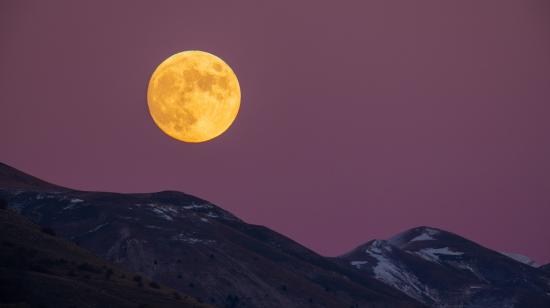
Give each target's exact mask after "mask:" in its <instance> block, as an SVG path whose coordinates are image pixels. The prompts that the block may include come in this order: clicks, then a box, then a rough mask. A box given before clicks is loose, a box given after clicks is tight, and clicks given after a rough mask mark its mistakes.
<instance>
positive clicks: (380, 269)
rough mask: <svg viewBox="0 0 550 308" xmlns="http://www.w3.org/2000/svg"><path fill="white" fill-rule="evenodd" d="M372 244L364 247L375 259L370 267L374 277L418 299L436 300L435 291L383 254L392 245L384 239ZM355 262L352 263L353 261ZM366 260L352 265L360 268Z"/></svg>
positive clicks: (390, 248)
mask: <svg viewBox="0 0 550 308" xmlns="http://www.w3.org/2000/svg"><path fill="white" fill-rule="evenodd" d="M373 244H374V245H373V246H371V247H369V248H367V249H366V251H365V252H366V253H367V254H368V255H369V256H371V257H373V258H374V259H376V265H375V266H374V267H373V268H372V270H373V273H374V275H375V277H376V278H377V279H379V280H381V281H382V282H384V283H386V284H388V285H390V286H393V287H395V288H397V289H399V290H401V291H402V292H404V293H405V294H407V295H409V296H411V297H413V298H415V299H418V300H421V301H423V300H425V297H427V298H429V299H430V300H432V301H434V302H438V301H439V300H438V294H437V291H435V290H433V289H430V288H428V287H427V286H426V285H425V284H423V283H422V282H420V281H419V280H418V277H416V276H415V275H414V274H413V273H411V272H410V271H408V270H407V269H406V268H405V266H403V265H401V264H400V263H399V262H396V261H395V260H392V259H390V258H389V257H387V256H385V255H384V252H391V250H392V247H391V246H390V245H389V244H387V243H385V242H384V241H379V240H377V241H375V242H373ZM354 262H355V263H356V264H353V263H354ZM357 262H365V263H366V261H353V262H352V265H355V266H356V267H357V268H360V266H361V265H363V264H364V263H357Z"/></svg>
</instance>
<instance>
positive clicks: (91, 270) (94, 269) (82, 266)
mask: <svg viewBox="0 0 550 308" xmlns="http://www.w3.org/2000/svg"><path fill="white" fill-rule="evenodd" d="M76 269H78V270H79V271H83V272H89V273H95V274H98V273H101V270H100V269H99V268H97V267H96V266H93V265H91V264H89V263H88V262H84V263H80V265H78V267H77V268H76Z"/></svg>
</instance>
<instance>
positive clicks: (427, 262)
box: [0, 165, 550, 308]
mask: <svg viewBox="0 0 550 308" xmlns="http://www.w3.org/2000/svg"><path fill="white" fill-rule="evenodd" d="M27 177H28V178H27ZM0 184H1V185H0V198H3V199H5V200H7V201H8V204H9V207H10V208H11V209H13V210H15V211H17V212H18V213H20V214H22V215H24V216H25V217H28V218H29V219H31V220H32V221H34V222H36V223H39V224H41V225H44V226H48V227H50V228H52V229H54V230H55V231H56V232H57V233H58V234H60V235H61V236H63V237H65V238H66V239H69V240H70V241H72V242H74V243H76V244H78V245H79V246H81V247H83V248H85V249H88V250H89V251H91V252H92V253H94V254H95V255H97V256H99V257H101V258H103V259H105V260H108V261H110V262H113V263H115V264H118V265H120V266H122V267H123V268H125V269H127V270H130V271H134V272H138V273H141V274H142V275H143V276H144V277H148V278H150V279H153V280H155V281H158V282H159V283H162V284H164V285H166V286H168V287H171V288H174V289H176V290H178V291H180V292H182V293H185V294H190V295H192V296H195V297H197V298H198V299H199V300H200V301H202V302H204V303H208V304H212V305H215V306H219V307H423V306H431V307H488V308H491V307H495V308H496V307H499V308H500V307H550V274H548V271H547V270H546V267H541V268H535V267H534V266H532V265H533V264H531V265H528V264H524V263H521V262H518V261H517V260H523V258H518V257H517V256H510V255H509V256H506V255H504V254H501V253H498V252H496V251H493V250H490V249H488V248H485V247H483V246H481V245H478V244H476V243H474V242H472V241H469V240H467V239H465V238H462V237H460V236H458V235H456V234H452V233H450V232H446V231H443V230H439V229H435V228H429V227H419V228H414V229H411V230H407V231H405V232H403V233H401V234H399V235H397V236H395V237H393V238H391V239H389V240H373V241H369V242H367V243H366V244H364V245H361V246H359V247H358V248H356V249H354V250H352V251H351V252H350V253H348V254H346V255H343V256H341V257H338V258H327V257H323V256H320V255H318V254H317V253H315V252H313V251H311V250H310V249H308V248H306V247H303V246H301V245H300V244H298V243H296V242H294V241H292V240H291V239H289V238H287V237H285V236H282V235H280V234H278V233H276V232H274V231H272V230H270V229H268V228H266V227H263V226H258V225H252V224H248V223H246V222H244V221H242V220H240V219H239V218H237V217H235V216H234V215H232V214H231V213H229V212H227V211H225V210H223V209H222V208H220V207H218V206H216V205H214V204H211V203H210V202H208V201H206V200H202V199H200V198H197V197H194V196H191V195H188V194H185V193H181V192H175V191H163V192H158V193H139V194H120V193H106V192H86V191H76V190H71V189H67V188H63V187H59V186H56V185H53V184H49V183H46V182H43V181H41V180H39V179H36V178H34V177H30V176H27V175H26V174H24V173H22V172H20V171H18V170H16V169H14V168H11V167H9V166H6V165H0Z"/></svg>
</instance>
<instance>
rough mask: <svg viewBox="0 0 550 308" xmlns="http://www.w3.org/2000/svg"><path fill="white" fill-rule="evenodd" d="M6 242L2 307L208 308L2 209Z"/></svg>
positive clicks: (0, 275) (0, 230)
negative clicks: (140, 307)
mask: <svg viewBox="0 0 550 308" xmlns="http://www.w3.org/2000/svg"><path fill="white" fill-rule="evenodd" d="M0 242H1V247H2V248H1V250H0V306H2V307H4V305H5V306H8V307H83V306H86V307H115V306H116V307H138V306H140V305H141V306H144V307H145V305H148V306H149V307H197V308H198V307H207V306H206V305H202V304H199V303H198V302H197V301H196V300H194V299H192V298H191V297H189V296H186V295H183V294H180V293H177V292H175V290H173V289H170V288H167V287H165V286H161V285H159V284H158V283H156V282H152V281H148V280H147V279H146V278H144V277H141V276H137V275H136V274H134V273H130V272H128V271H126V270H124V269H120V268H119V267H118V266H116V265H114V264H112V263H109V262H107V261H104V260H102V259H100V258H98V257H96V256H94V255H92V254H91V253H90V252H88V251H86V250H84V249H82V248H80V247H77V246H76V245H74V244H73V243H70V242H68V241H66V240H64V239H62V238H59V237H56V236H55V234H53V231H52V230H51V229H47V228H40V227H39V226H38V225H36V224H33V223H31V222H30V221H28V220H27V219H25V218H23V217H21V216H20V215H18V214H16V213H15V212H13V211H10V210H7V209H0ZM10 305H11V306H10Z"/></svg>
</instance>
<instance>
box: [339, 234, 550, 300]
mask: <svg viewBox="0 0 550 308" xmlns="http://www.w3.org/2000/svg"><path fill="white" fill-rule="evenodd" d="M336 260H337V261H339V262H341V264H347V265H348V266H350V267H353V268H355V269H356V270H357V271H358V272H361V273H363V274H364V275H365V276H367V277H377V278H378V279H380V280H381V281H384V282H385V283H387V284H388V285H392V286H394V287H396V288H398V289H400V290H402V291H403V292H405V293H407V294H409V295H410V296H411V297H414V298H416V299H418V300H419V301H421V302H423V303H425V304H427V305H430V306H434V307H447V306H449V307H550V277H549V276H548V275H547V273H546V272H544V271H543V270H541V269H539V268H536V267H534V266H532V265H528V264H524V263H521V262H519V261H517V260H515V259H513V258H511V257H509V256H506V255H504V254H502V253H499V252H496V251H493V250H491V249H488V248H485V247H483V246H481V245H479V244H477V243H475V242H472V241H470V240H468V239H465V238H463V237H461V236H458V235H456V234H453V233H451V232H447V231H443V230H440V229H436V228H430V227H418V228H414V229H411V230H408V231H405V232H403V233H400V234H398V235H396V236H394V237H392V238H391V239H389V240H374V241H369V242H367V243H366V244H364V245H361V246H359V247H357V248H356V249H354V250H352V251H351V252H349V253H347V254H345V255H343V256H340V257H338V258H336Z"/></svg>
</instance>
